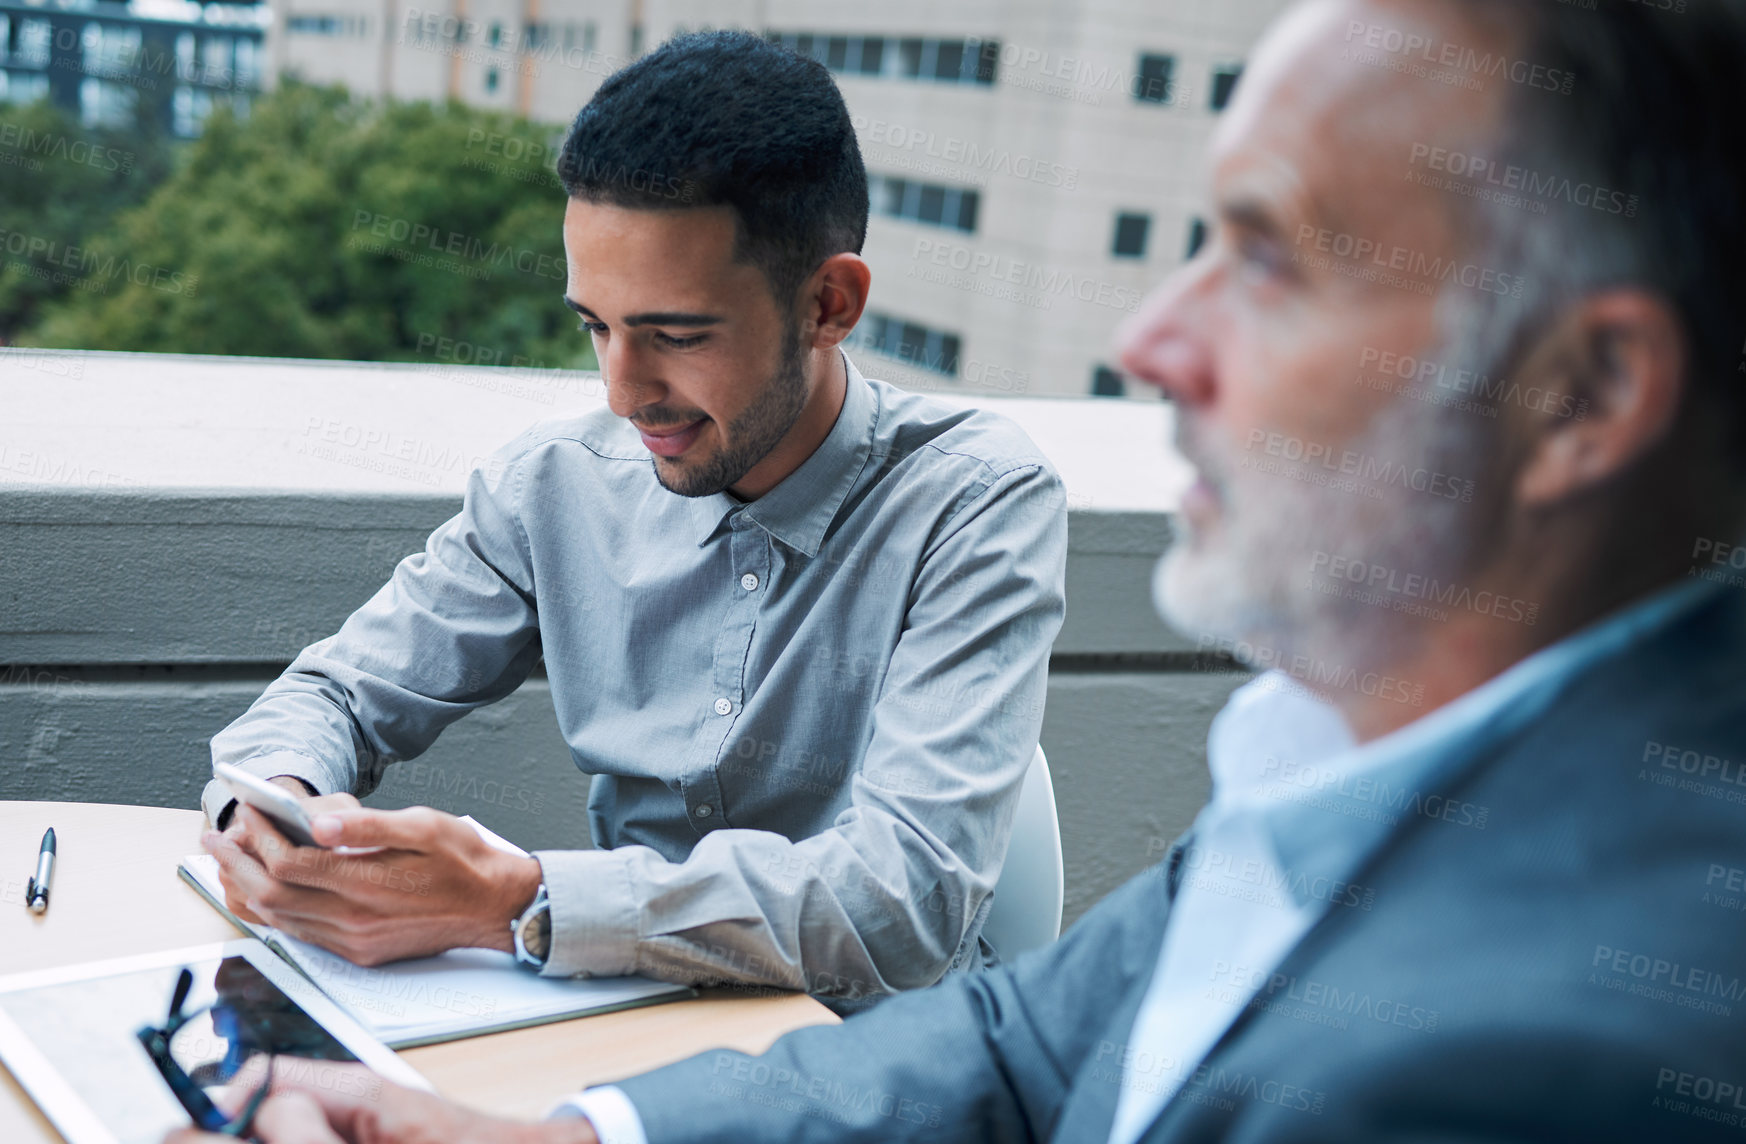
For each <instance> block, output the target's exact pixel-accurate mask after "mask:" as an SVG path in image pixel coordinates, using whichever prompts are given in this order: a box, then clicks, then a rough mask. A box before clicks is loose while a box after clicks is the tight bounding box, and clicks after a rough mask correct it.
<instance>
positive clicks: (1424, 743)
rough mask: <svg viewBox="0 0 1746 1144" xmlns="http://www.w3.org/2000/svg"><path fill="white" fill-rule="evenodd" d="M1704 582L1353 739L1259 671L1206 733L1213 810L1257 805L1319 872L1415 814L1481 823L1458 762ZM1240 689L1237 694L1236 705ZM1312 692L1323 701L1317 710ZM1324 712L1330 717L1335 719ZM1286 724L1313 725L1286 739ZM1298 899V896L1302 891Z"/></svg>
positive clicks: (1300, 862) (1675, 609)
mask: <svg viewBox="0 0 1746 1144" xmlns="http://www.w3.org/2000/svg"><path fill="white" fill-rule="evenodd" d="M1715 588H1716V586H1715V585H1713V584H1709V583H1706V582H1704V581H1701V580H1699V581H1690V582H1681V583H1677V584H1674V585H1670V586H1668V587H1667V588H1664V589H1662V590H1660V591H1657V592H1655V593H1653V594H1651V595H1650V596H1648V597H1646V598H1645V599H1643V600H1640V601H1638V602H1636V603H1633V604H1629V605H1627V606H1625V607H1624V608H1623V609H1621V610H1619V611H1617V612H1615V613H1613V614H1612V615H1610V616H1607V617H1604V618H1602V619H1601V620H1598V621H1596V622H1595V623H1593V624H1591V625H1589V626H1588V627H1586V628H1584V629H1582V630H1581V631H1579V632H1577V633H1575V634H1574V635H1571V636H1568V637H1566V638H1565V639H1562V640H1559V641H1558V642H1557V643H1554V644H1552V645H1550V646H1548V647H1545V648H1542V649H1541V650H1539V651H1537V652H1535V653H1534V654H1533V655H1530V656H1528V657H1527V658H1526V659H1523V660H1521V661H1520V662H1518V663H1516V664H1514V665H1513V666H1511V667H1509V668H1508V669H1506V670H1505V671H1503V672H1500V673H1499V674H1498V675H1496V676H1494V677H1492V678H1491V679H1489V680H1487V681H1486V682H1484V683H1482V684H1480V685H1479V686H1478V687H1475V688H1474V689H1473V690H1471V691H1469V692H1467V693H1466V694H1464V695H1461V696H1459V697H1458V698H1456V699H1454V700H1452V701H1450V702H1449V703H1446V704H1444V705H1443V706H1442V707H1440V708H1438V709H1437V710H1435V711H1432V712H1431V713H1429V714H1428V715H1425V716H1423V717H1422V718H1419V719H1415V720H1414V721H1413V722H1411V723H1409V724H1407V725H1406V726H1404V727H1401V728H1399V729H1398V730H1395V731H1393V732H1390V733H1389V734H1387V735H1383V736H1381V737H1380V738H1377V739H1374V740H1372V741H1370V742H1368V743H1364V744H1360V745H1356V746H1354V745H1352V741H1351V739H1350V737H1349V732H1345V736H1346V737H1345V738H1344V740H1342V732H1343V731H1344V721H1343V720H1340V719H1339V715H1338V712H1337V710H1335V709H1334V708H1333V706H1332V705H1331V704H1327V703H1326V702H1325V701H1324V700H1321V699H1320V697H1318V696H1315V695H1314V694H1313V693H1311V692H1309V691H1308V690H1307V689H1305V688H1303V687H1302V686H1300V685H1299V684H1297V682H1296V681H1295V680H1293V679H1292V678H1291V677H1290V676H1288V675H1286V674H1284V673H1282V672H1278V671H1271V672H1268V673H1266V674H1265V675H1263V676H1261V677H1259V678H1258V679H1256V680H1255V681H1253V682H1252V683H1249V684H1247V685H1245V686H1244V687H1243V688H1242V689H1240V690H1239V691H1238V692H1237V693H1236V694H1235V695H1233V696H1232V708H1233V715H1234V716H1235V719H1234V720H1233V723H1234V725H1233V726H1227V727H1225V728H1223V734H1222V735H1221V734H1215V735H1209V738H1208V762H1209V766H1213V774H1214V780H1215V787H1214V795H1215V800H1216V799H1218V797H1219V795H1220V793H1221V792H1220V791H1219V784H1220V783H1221V782H1223V783H1225V784H1226V790H1227V791H1228V797H1227V798H1226V806H1225V808H1224V812H1226V813H1229V812H1230V811H1231V810H1232V809H1236V810H1242V809H1253V810H1254V811H1255V812H1257V813H1259V814H1260V815H1261V816H1262V818H1263V820H1264V821H1265V822H1266V830H1267V833H1268V834H1269V835H1270V836H1271V837H1272V840H1273V844H1274V852H1275V854H1276V856H1277V857H1278V859H1279V864H1280V866H1281V868H1282V869H1285V870H1288V871H1294V872H1301V873H1306V874H1310V875H1326V876H1329V877H1342V876H1349V875H1351V874H1354V873H1355V872H1356V870H1357V867H1358V866H1359V864H1360V863H1361V862H1362V861H1363V859H1364V857H1365V856H1366V855H1368V854H1369V853H1370V852H1371V850H1372V849H1374V847H1375V846H1376V845H1378V844H1380V843H1381V841H1382V840H1383V839H1384V838H1385V837H1386V836H1387V835H1388V834H1390V833H1392V832H1393V830H1394V829H1395V828H1396V826H1397V825H1399V824H1401V823H1402V821H1403V820H1405V819H1407V818H1411V817H1415V816H1419V815H1423V816H1427V817H1438V818H1443V819H1444V820H1445V821H1448V822H1452V823H1458V824H1461V825H1467V826H1474V827H1478V828H1483V825H1484V823H1483V821H1482V820H1480V816H1481V815H1482V814H1483V813H1484V812H1485V811H1486V810H1487V808H1484V807H1469V806H1466V805H1465V804H1462V805H1460V806H1457V807H1454V808H1451V807H1450V805H1449V803H1448V798H1447V795H1448V790H1447V788H1448V787H1449V785H1450V784H1451V783H1453V782H1454V781H1455V780H1456V779H1457V777H1458V776H1459V774H1460V772H1461V768H1462V766H1463V765H1464V764H1465V763H1466V762H1468V761H1470V760H1473V759H1475V758H1477V757H1478V756H1479V755H1480V753H1481V752H1482V751H1483V750H1484V749H1485V748H1486V747H1487V746H1489V745H1491V744H1494V743H1497V742H1500V741H1502V740H1504V739H1505V738H1507V737H1508V736H1510V735H1512V734H1514V733H1516V732H1517V731H1519V730H1520V729H1521V728H1522V727H1524V726H1525V725H1527V724H1528V723H1530V722H1531V721H1532V720H1534V719H1535V718H1538V717H1539V716H1540V715H1542V714H1543V713H1544V712H1545V711H1546V710H1547V709H1548V708H1549V707H1551V706H1552V704H1553V703H1554V701H1555V700H1556V699H1557V698H1558V696H1559V695H1561V694H1562V693H1563V692H1564V691H1565V689H1566V687H1567V686H1568V685H1569V684H1570V683H1571V682H1573V681H1574V680H1575V679H1576V678H1577V677H1578V676H1580V675H1581V674H1582V673H1583V672H1584V671H1585V670H1586V669H1587V668H1589V667H1590V666H1592V665H1594V664H1597V663H1599V662H1601V661H1602V660H1605V659H1608V658H1610V657H1612V656H1613V655H1616V654H1618V653H1620V652H1622V651H1625V650H1626V649H1628V648H1630V647H1632V646H1634V645H1636V644H1638V643H1640V642H1642V641H1643V640H1645V639H1647V638H1648V637H1649V636H1651V635H1652V634H1654V633H1655V632H1657V631H1659V630H1661V629H1662V628H1665V627H1666V626H1668V625H1669V624H1671V623H1672V622H1673V621H1674V620H1675V619H1677V618H1678V617H1679V616H1681V615H1683V614H1685V613H1686V612H1687V611H1689V610H1691V609H1692V608H1694V607H1696V606H1697V605H1698V604H1699V603H1700V602H1701V601H1703V600H1705V599H1707V598H1708V597H1709V595H1710V594H1711V592H1712V591H1714V590H1715ZM1239 698H1242V699H1244V700H1245V701H1246V702H1245V703H1243V704H1242V705H1238V704H1237V700H1238V699H1239ZM1316 704H1321V705H1322V706H1323V707H1324V708H1325V711H1323V712H1321V713H1318V712H1316V711H1315V709H1314V705H1316ZM1245 713H1248V715H1249V716H1250V717H1253V716H1268V717H1270V718H1274V717H1278V716H1279V715H1281V713H1283V714H1284V716H1285V718H1283V719H1279V721H1278V725H1276V726H1270V727H1263V728H1251V727H1250V726H1248V724H1249V722H1250V721H1251V718H1246V717H1245ZM1220 714H1221V718H1222V716H1223V712H1221V713H1220ZM1329 716H1331V717H1332V718H1333V719H1334V720H1338V721H1339V723H1340V726H1339V727H1338V728H1335V727H1333V726H1331V725H1330V723H1329V722H1328V717H1329ZM1294 729H1295V730H1298V731H1302V730H1304V729H1309V730H1310V731H1312V732H1313V733H1308V734H1302V735H1301V736H1300V737H1297V738H1296V739H1295V741H1293V735H1292V732H1293V731H1294ZM1218 730H1220V728H1219V726H1218V724H1217V723H1215V731H1218ZM1258 744H1259V745H1261V746H1260V749H1261V750H1263V751H1264V750H1265V748H1266V745H1267V744H1274V745H1276V746H1278V748H1279V749H1278V751H1277V752H1276V753H1274V754H1273V755H1271V756H1270V757H1266V758H1262V759H1259V760H1257V759H1256V758H1254V757H1253V756H1251V757H1249V758H1243V759H1239V760H1232V759H1224V760H1221V761H1220V762H1219V763H1218V764H1217V765H1214V759H1213V756H1214V753H1215V750H1216V749H1217V748H1218V747H1220V746H1221V745H1224V746H1227V747H1232V748H1247V749H1248V750H1247V751H1245V753H1246V754H1248V753H1250V752H1254V751H1255V750H1256V749H1257V745H1258ZM1233 780H1235V782H1236V783H1237V784H1240V785H1234V784H1233ZM1291 884H1292V885H1293V886H1294V887H1296V886H1300V885H1308V884H1311V880H1310V879H1308V878H1304V879H1296V880H1294V881H1293V882H1292V883H1291ZM1299 904H1304V899H1303V898H1302V897H1301V895H1300V897H1299Z"/></svg>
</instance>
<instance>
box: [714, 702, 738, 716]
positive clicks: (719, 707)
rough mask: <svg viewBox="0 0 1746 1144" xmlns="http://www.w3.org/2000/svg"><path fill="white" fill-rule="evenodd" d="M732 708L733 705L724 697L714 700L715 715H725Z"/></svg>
mask: <svg viewBox="0 0 1746 1144" xmlns="http://www.w3.org/2000/svg"><path fill="white" fill-rule="evenodd" d="M733 709H734V705H733V704H732V703H730V702H728V701H727V700H726V699H717V700H716V701H715V713H716V714H717V715H726V714H728V713H729V712H731V711H732V710H733Z"/></svg>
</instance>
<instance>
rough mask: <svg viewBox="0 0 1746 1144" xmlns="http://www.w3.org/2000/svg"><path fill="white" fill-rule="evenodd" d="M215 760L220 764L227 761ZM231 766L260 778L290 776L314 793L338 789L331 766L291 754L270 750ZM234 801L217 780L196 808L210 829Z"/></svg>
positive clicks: (228, 791) (210, 784) (210, 783)
mask: <svg viewBox="0 0 1746 1144" xmlns="http://www.w3.org/2000/svg"><path fill="white" fill-rule="evenodd" d="M217 761H218V762H221V763H222V762H225V761H227V760H224V759H219V760H217ZM233 765H234V766H235V767H237V768H238V769H239V770H244V771H247V772H248V773H249V774H251V775H255V776H256V777H258V778H263V779H272V778H277V777H278V776H280V775H293V776H295V777H297V778H300V779H302V780H303V781H304V782H306V783H308V784H309V785H310V786H312V787H314V788H315V792H316V793H317V794H332V793H334V792H335V791H337V790H340V789H341V777H340V776H339V775H338V774H336V773H335V770H334V768H333V767H330V766H328V765H327V764H326V763H323V762H321V761H320V760H318V759H312V758H310V757H309V756H308V755H300V754H298V753H297V752H295V751H270V752H268V753H267V754H264V755H254V756H252V757H250V758H247V759H244V760H242V761H241V762H238V763H235V764H233ZM235 801H236V796H235V795H233V794H231V793H230V788H229V787H227V786H225V785H224V784H223V783H221V782H219V781H218V780H217V779H213V780H212V781H211V782H209V783H207V784H206V789H205V790H203V791H201V792H200V806H201V808H202V809H203V810H205V811H206V821H207V822H209V823H211V824H212V825H213V826H214V827H217V825H218V816H219V815H221V814H223V813H224V808H225V807H227V806H229V805H230V804H231V803H233V802H235Z"/></svg>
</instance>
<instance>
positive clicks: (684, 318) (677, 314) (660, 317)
mask: <svg viewBox="0 0 1746 1144" xmlns="http://www.w3.org/2000/svg"><path fill="white" fill-rule="evenodd" d="M564 305H566V306H568V307H570V309H572V310H574V311H576V312H577V313H578V314H581V315H582V316H583V317H584V318H593V319H594V320H595V321H596V322H598V321H600V317H599V315H597V314H595V312H594V311H593V310H590V309H589V308H588V307H586V306H584V305H582V303H580V302H577V301H574V300H573V299H572V298H571V297H570V296H569V295H568V294H566V295H564ZM726 320H727V319H725V318H723V317H722V316H721V315H719V314H687V313H685V312H684V311H681V310H658V311H656V312H654V313H650V314H632V315H631V316H630V317H628V318H626V319H625V320H624V324H625V325H626V326H627V327H630V328H633V329H634V328H635V327H637V326H714V325H718V324H720V323H721V322H724V321H726Z"/></svg>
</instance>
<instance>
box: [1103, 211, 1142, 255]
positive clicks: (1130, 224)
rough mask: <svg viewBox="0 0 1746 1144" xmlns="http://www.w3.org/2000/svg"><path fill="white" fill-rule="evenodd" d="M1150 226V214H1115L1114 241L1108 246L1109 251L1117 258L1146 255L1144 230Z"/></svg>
mask: <svg viewBox="0 0 1746 1144" xmlns="http://www.w3.org/2000/svg"><path fill="white" fill-rule="evenodd" d="M1151 226H1152V216H1151V215H1143V214H1118V215H1116V220H1115V241H1114V242H1113V243H1112V244H1111V246H1110V253H1111V254H1113V255H1115V256H1116V257H1117V258H1144V257H1146V232H1147V231H1148V230H1149V229H1151Z"/></svg>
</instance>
